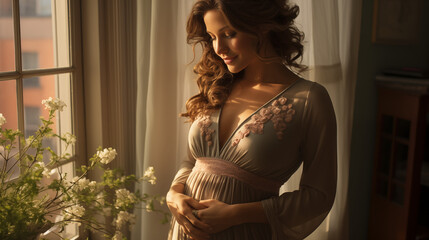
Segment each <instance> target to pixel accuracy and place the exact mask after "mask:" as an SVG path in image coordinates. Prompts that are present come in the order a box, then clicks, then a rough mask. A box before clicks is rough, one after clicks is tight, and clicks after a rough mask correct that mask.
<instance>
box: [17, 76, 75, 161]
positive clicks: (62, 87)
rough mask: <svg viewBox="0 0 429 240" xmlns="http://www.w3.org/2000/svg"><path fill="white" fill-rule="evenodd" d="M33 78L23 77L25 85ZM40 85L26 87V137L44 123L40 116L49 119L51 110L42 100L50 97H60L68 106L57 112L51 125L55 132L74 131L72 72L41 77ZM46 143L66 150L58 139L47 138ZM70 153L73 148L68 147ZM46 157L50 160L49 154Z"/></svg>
mask: <svg viewBox="0 0 429 240" xmlns="http://www.w3.org/2000/svg"><path fill="white" fill-rule="evenodd" d="M31 79H32V78H28V79H23V81H24V85H25V84H26V82H27V81H29V80H31ZM39 82H40V87H38V88H24V123H25V124H24V128H25V131H24V132H25V137H26V138H27V137H29V136H30V135H33V134H34V133H35V131H36V130H37V129H38V128H39V126H40V125H41V124H42V123H41V121H40V119H39V117H40V116H42V117H43V118H44V119H47V118H48V116H49V111H48V110H46V109H45V107H44V106H42V100H44V99H47V98H49V97H52V98H60V99H61V100H62V101H64V102H65V103H66V105H67V107H65V108H64V110H63V111H62V112H60V113H59V112H56V117H55V118H54V119H53V122H54V124H53V125H52V126H51V127H52V129H53V132H54V133H56V134H59V135H62V134H64V133H66V132H72V122H71V119H72V118H71V108H72V106H71V95H70V91H71V88H70V74H68V73H67V74H59V75H48V76H42V77H39ZM44 145H45V146H46V147H47V146H49V147H51V148H52V149H53V150H54V151H57V152H62V153H63V152H64V151H65V149H63V148H64V146H62V145H60V142H59V141H58V140H57V139H46V141H45V142H44ZM68 151H69V153H72V152H71V149H68ZM44 157H45V162H46V163H48V162H49V159H48V157H49V154H47V155H46V156H44Z"/></svg>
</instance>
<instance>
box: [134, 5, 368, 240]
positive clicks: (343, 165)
mask: <svg viewBox="0 0 429 240" xmlns="http://www.w3.org/2000/svg"><path fill="white" fill-rule="evenodd" d="M295 2H296V3H297V4H298V5H299V6H300V8H301V13H300V17H299V19H298V21H297V22H298V24H299V25H300V27H301V29H303V30H304V32H305V33H306V41H307V42H306V52H305V57H304V63H305V64H307V65H309V66H310V69H311V70H310V71H309V72H308V73H307V74H308V75H307V76H305V77H306V78H308V79H311V80H314V81H318V82H320V83H321V84H323V85H324V86H325V87H326V88H327V89H328V91H329V93H330V95H331V98H332V100H333V102H334V107H335V110H336V114H337V121H338V142H339V152H338V153H339V174H338V182H339V184H338V192H337V198H336V201H335V203H334V207H333V210H332V212H331V214H330V216H329V218H328V219H327V220H326V221H325V223H324V224H323V225H322V226H321V227H319V229H318V230H317V231H316V232H315V233H314V234H312V235H311V236H309V237H308V239H318V240H323V239H348V231H347V228H348V215H347V185H348V162H349V152H350V151H349V145H350V138H351V126H352V125H351V124H352V123H351V120H352V113H353V99H354V86H355V79H356V68H357V48H358V39H359V37H358V36H359V26H360V5H361V0H324V1H320V0H295ZM322 2H323V3H322ZM192 3H193V1H190V0H151V1H149V0H148V1H137V16H138V17H137V81H138V82H137V114H136V115H137V133H136V135H137V137H136V146H137V154H136V155H137V169H136V172H137V173H143V171H144V169H145V168H147V167H148V166H154V167H155V171H156V175H157V177H158V181H157V184H156V185H155V186H149V185H144V186H142V188H141V191H144V192H148V193H152V194H158V195H165V194H166V192H167V191H168V188H169V185H170V183H171V180H172V179H173V176H174V174H175V172H176V171H177V169H178V167H179V164H180V161H181V160H183V159H184V158H185V157H186V141H187V138H186V136H187V130H188V127H189V125H188V124H186V123H184V120H185V119H183V118H180V117H179V113H180V112H183V111H184V109H185V107H184V103H185V101H186V100H187V99H188V98H189V97H190V96H192V95H193V94H194V93H196V91H197V88H196V84H195V81H194V79H195V76H194V75H193V73H192V67H193V64H189V63H190V62H191V61H192V59H193V58H194V56H193V53H192V49H191V48H190V47H189V46H187V44H186V41H185V40H186V33H185V23H186V19H187V16H188V14H189V11H190V8H191V6H192ZM197 55H198V54H197ZM198 58H199V57H198V56H197V57H196V59H197V60H198ZM299 177H300V172H298V173H297V174H295V176H294V178H293V179H292V181H291V183H289V184H287V185H285V186H284V187H283V188H282V189H283V190H293V189H295V188H296V187H297V184H298V183H299ZM165 210H167V209H166V208H165ZM160 219H161V218H160V217H159V216H158V215H156V214H153V213H146V212H144V211H140V212H138V219H137V223H136V227H135V228H134V230H133V232H132V239H144V240H146V239H153V240H158V239H159V240H161V239H163V240H164V239H166V238H167V233H168V229H169V226H168V224H166V225H162V224H160Z"/></svg>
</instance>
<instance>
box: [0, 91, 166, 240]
mask: <svg viewBox="0 0 429 240" xmlns="http://www.w3.org/2000/svg"><path fill="white" fill-rule="evenodd" d="M42 104H43V105H45V108H46V109H48V110H49V117H48V119H47V120H45V119H43V118H41V120H42V125H41V126H40V127H39V129H38V130H37V131H36V133H35V134H34V135H33V136H29V137H28V138H27V139H25V138H24V136H23V134H22V133H21V132H20V131H19V130H11V129H3V125H4V124H5V123H6V118H5V117H4V116H3V114H1V113H0V202H1V204H0V239H31V238H35V237H36V236H37V235H40V234H42V236H43V235H44V234H43V233H44V232H46V233H49V232H52V234H53V235H55V236H57V237H58V238H60V239H62V238H63V236H62V233H61V232H62V230H64V228H65V226H66V225H67V224H70V223H77V224H79V225H80V224H83V226H84V227H85V228H87V229H91V230H94V231H98V232H101V233H103V234H104V235H105V236H106V238H111V239H123V236H124V234H123V231H124V227H125V226H132V225H133V224H134V223H135V216H134V214H133V213H132V212H133V210H134V209H135V208H136V206H137V205H138V204H139V203H141V202H143V203H145V204H146V207H145V208H144V209H146V210H147V211H155V212H159V213H163V214H164V221H166V220H167V218H168V217H169V215H168V214H167V213H165V212H163V211H161V210H157V209H156V208H155V207H154V203H155V202H157V203H159V204H163V203H164V201H165V199H164V198H163V197H157V196H151V195H148V194H143V195H141V194H140V193H139V192H130V191H129V190H128V189H127V188H126V186H129V185H130V183H140V182H144V181H145V182H149V183H150V184H155V183H156V177H155V174H154V173H155V172H154V168H153V167H149V168H148V169H147V170H146V171H145V172H144V174H143V177H141V178H139V179H137V178H136V177H135V176H134V175H123V174H122V173H121V171H120V170H118V169H110V168H109V167H108V165H107V164H109V163H110V162H111V161H113V160H114V159H115V158H116V156H117V152H116V150H115V149H113V148H104V149H102V148H101V147H100V148H98V149H97V152H96V153H95V154H94V155H93V156H92V157H91V158H90V159H89V161H88V163H89V165H88V166H86V165H83V166H81V167H80V169H79V170H78V172H80V174H79V175H77V176H74V177H73V176H68V175H67V173H63V172H62V170H61V164H60V163H61V162H62V161H64V160H68V159H70V157H71V154H70V153H67V149H68V148H69V147H70V146H72V145H73V144H75V143H76V137H75V136H74V135H73V134H71V133H66V134H63V135H61V136H60V135H58V134H55V133H53V129H52V127H51V126H52V125H53V118H54V117H55V112H56V111H62V110H63V109H64V107H66V104H65V103H64V102H63V101H61V100H59V99H53V98H48V99H46V100H43V101H42ZM46 138H57V139H59V140H60V141H61V142H64V143H65V150H64V151H65V153H63V154H57V153H56V152H55V151H54V150H52V149H51V148H49V147H44V146H43V140H44V139H46ZM19 139H21V141H20V147H19V148H18V149H17V150H14V149H15V148H16V147H15V146H16V145H17V143H18V140H19ZM14 151H16V152H14ZM44 154H49V155H50V158H49V160H46V159H45V160H44ZM45 163H46V164H45ZM17 166H18V167H19V169H20V175H19V177H18V178H17V179H11V176H12V175H13V173H14V171H16V167H17ZM95 168H99V169H101V170H102V171H103V172H104V173H103V179H102V181H100V182H96V181H90V180H89V179H87V178H86V177H87V176H88V173H89V172H90V171H92V170H94V169H95ZM71 177H73V178H71ZM97 216H110V217H111V218H112V219H113V222H112V223H111V224H112V225H113V226H114V229H113V230H112V229H111V228H110V227H109V226H110V223H108V222H107V223H106V222H105V220H104V219H102V220H101V221H100V220H98V219H99V218H96V217H97ZM58 229H59V231H58ZM47 230H48V231H47Z"/></svg>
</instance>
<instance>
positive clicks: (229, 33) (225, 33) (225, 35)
mask: <svg viewBox="0 0 429 240" xmlns="http://www.w3.org/2000/svg"><path fill="white" fill-rule="evenodd" d="M236 34H237V32H224V33H223V34H222V35H221V37H224V38H228V39H230V38H233V37H235V35H236ZM214 40H216V37H215V36H213V35H210V41H214Z"/></svg>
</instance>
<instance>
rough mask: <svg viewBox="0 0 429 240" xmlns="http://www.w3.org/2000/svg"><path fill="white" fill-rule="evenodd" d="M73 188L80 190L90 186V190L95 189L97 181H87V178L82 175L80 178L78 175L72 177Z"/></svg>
mask: <svg viewBox="0 0 429 240" xmlns="http://www.w3.org/2000/svg"><path fill="white" fill-rule="evenodd" d="M73 183H74V186H73V189H74V190H75V191H82V190H84V189H86V188H90V190H95V187H96V186H97V182H96V181H91V182H90V181H89V180H88V179H87V178H85V177H83V178H80V179H79V177H74V178H73Z"/></svg>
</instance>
